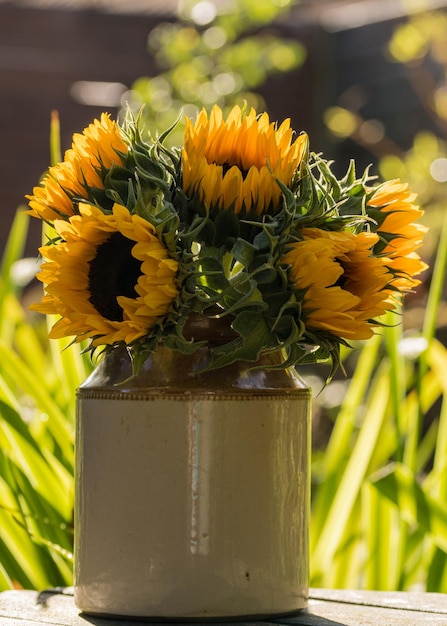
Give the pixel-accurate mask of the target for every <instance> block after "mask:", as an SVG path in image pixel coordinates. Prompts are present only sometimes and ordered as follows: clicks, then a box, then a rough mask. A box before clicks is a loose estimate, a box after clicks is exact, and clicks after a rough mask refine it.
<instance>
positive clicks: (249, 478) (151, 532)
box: [75, 357, 310, 620]
mask: <svg viewBox="0 0 447 626" xmlns="http://www.w3.org/2000/svg"><path fill="white" fill-rule="evenodd" d="M188 358H189V357H188ZM163 362H166V358H165V357H164V359H163ZM184 365H185V363H184V364H183V366H184ZM148 367H150V368H152V370H153V369H154V367H155V369H157V367H158V366H157V365H156V364H155V365H154V364H153V363H152V364H149V366H148ZM158 369H159V368H158ZM179 370H180V371H181V372H182V376H181V377H182V378H183V379H184V380H186V382H187V380H188V378H187V372H186V371H185V370H184V367H180V368H179ZM152 374H153V376H152V382H154V381H155V383H156V387H155V388H152V389H151V388H146V389H144V388H143V383H141V386H140V384H139V383H135V382H133V383H132V385H133V388H131V389H129V388H127V390H126V388H125V387H126V386H124V390H122V391H118V390H117V388H116V387H112V386H111V385H110V381H109V379H108V375H105V374H104V371H103V372H102V373H101V372H100V373H99V374H96V375H94V378H93V380H90V381H87V382H86V384H85V385H84V386H83V388H81V389H80V390H79V394H78V432H77V468H76V531H75V602H76V604H77V606H78V608H80V609H81V610H82V611H84V612H87V613H97V614H106V615H121V616H136V617H152V618H157V617H158V618H166V619H172V620H174V619H181V618H185V619H197V618H199V619H200V618H202V619H209V618H210V617H220V618H223V617H244V616H268V615H280V614H286V613H293V612H296V611H297V610H300V609H302V608H304V607H305V606H306V604H307V595H308V518H309V455H310V415H309V413H310V411H309V404H310V401H309V392H308V390H307V389H306V388H304V387H303V385H302V383H301V382H300V380H299V379H298V378H295V377H294V375H292V374H290V372H289V373H287V376H288V383H287V385H285V387H288V388H287V389H286V388H284V389H281V388H279V387H277V386H276V387H275V385H278V384H279V383H278V381H279V380H280V378H281V376H280V374H281V371H279V372H275V374H274V376H273V379H274V380H275V382H274V383H272V382H271V380H273V379H271V380H270V382H269V383H268V384H267V385H266V384H265V383H266V379H269V374H267V375H266V376H264V378H263V379H262V380H263V384H262V385H260V386H259V385H258V389H256V388H253V385H255V387H256V384H255V383H253V381H252V382H251V383H247V380H248V379H249V378H250V375H249V376H248V379H247V377H246V380H245V383H244V385H243V386H242V387H241V386H240V378H241V376H240V373H239V374H238V376H237V377H236V378H237V379H238V380H239V383H236V384H235V385H233V386H231V385H230V386H228V385H227V384H225V385H224V387H225V389H223V390H220V391H219V389H217V390H216V391H214V392H211V390H210V388H207V385H206V384H205V383H204V382H203V380H202V382H200V381H198V382H197V381H196V382H195V383H191V386H190V387H189V388H188V385H187V384H186V385H184V388H183V389H181V390H179V391H175V388H176V383H175V381H174V383H172V384H171V383H168V382H166V377H165V379H164V380H165V383H164V384H162V383H161V382H160V380H158V379H159V378H160V375H159V373H158V374H157V373H156V372H155V373H154V372H152ZM259 374H260V372H259V371H258V372H257V373H256V375H255V374H254V373H253V375H254V376H255V380H257V381H258V383H259V381H260V378H259ZM282 374H284V375H285V374H286V372H282ZM176 376H177V375H176ZM216 376H217V377H219V374H218V372H217V373H216V372H214V373H213V378H215V377H216ZM174 378H175V376H174ZM223 378H225V376H224V375H223V374H222V373H221V375H220V380H221V381H222V380H223ZM261 378H262V376H261ZM106 379H107V383H106V384H104V383H105V380H106ZM98 380H100V381H101V385H98ZM216 380H217V379H215V380H214V383H213V385H214V387H218V386H219V385H218V384H217V382H216ZM157 381H158V382H157ZM177 382H179V381H177ZM146 384H147V380H146V381H145V382H144V385H146ZM281 384H283V383H281ZM132 385H131V386H132ZM194 387H196V388H194Z"/></svg>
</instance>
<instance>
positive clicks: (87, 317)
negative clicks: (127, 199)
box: [32, 203, 178, 346]
mask: <svg viewBox="0 0 447 626" xmlns="http://www.w3.org/2000/svg"><path fill="white" fill-rule="evenodd" d="M79 212H80V214H79V215H75V216H72V217H71V218H69V220H67V221H65V220H56V221H55V222H54V227H55V230H56V232H57V233H58V235H59V236H60V237H61V239H62V241H61V242H60V243H57V244H55V245H49V246H43V247H42V248H40V252H41V254H42V256H43V257H44V258H45V259H46V262H45V263H43V265H42V269H41V272H40V273H39V274H38V278H39V280H40V281H41V282H43V283H44V284H45V291H46V295H44V297H43V299H42V302H41V303H40V304H35V305H33V306H32V308H33V310H35V311H39V312H41V313H47V314H58V315H60V316H61V319H60V320H59V321H57V322H56V324H55V325H54V326H53V328H52V329H51V331H50V337H52V338H60V337H67V336H76V340H77V341H81V340H82V339H85V338H90V339H92V340H93V341H92V343H93V345H94V346H96V345H100V344H113V343H115V342H118V341H124V342H125V343H126V344H130V343H131V342H133V341H135V340H136V339H138V338H140V337H142V336H143V335H146V334H148V332H149V330H150V329H151V327H152V326H153V325H154V324H155V323H156V322H157V320H159V318H160V317H161V316H163V315H165V314H166V313H167V311H168V309H169V307H170V305H171V303H172V302H173V300H174V298H175V297H176V295H177V289H176V284H175V280H176V273H177V269H178V264H177V261H175V260H174V259H172V258H170V257H169V254H168V251H167V249H166V247H165V246H164V245H163V244H162V243H161V242H160V241H159V239H158V238H157V237H156V235H155V229H154V228H153V226H152V225H151V224H150V223H149V222H147V221H146V220H144V219H143V218H141V217H139V216H138V215H132V214H131V213H129V211H128V209H127V208H126V207H124V206H121V205H118V204H115V205H114V206H113V212H112V214H110V215H105V214H104V213H103V212H102V211H101V209H99V208H97V207H94V206H91V205H88V204H83V203H81V204H80V205H79Z"/></svg>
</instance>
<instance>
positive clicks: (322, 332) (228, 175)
mask: <svg viewBox="0 0 447 626" xmlns="http://www.w3.org/2000/svg"><path fill="white" fill-rule="evenodd" d="M168 132H169V131H167V132H166V133H164V134H162V135H160V136H159V137H156V138H153V137H151V135H150V134H149V133H145V132H144V131H143V129H142V128H141V127H140V124H139V121H138V118H137V119H135V118H134V117H132V116H129V118H128V119H127V120H126V121H125V122H124V123H123V124H122V125H118V124H117V123H115V122H114V121H112V120H111V119H110V117H109V116H108V115H106V114H103V115H102V116H101V119H100V120H95V121H94V122H93V123H92V124H90V126H88V127H87V128H86V129H85V130H84V132H83V133H82V134H76V135H74V137H73V145H72V148H71V149H69V150H68V151H67V152H66V153H65V155H64V160H63V161H62V162H60V163H58V164H57V165H55V166H53V167H51V168H50V169H49V171H48V173H47V174H46V175H45V177H44V178H43V180H42V181H41V184H40V185H39V186H37V187H35V188H34V190H33V194H32V195H31V196H28V198H29V201H30V202H29V205H30V210H29V213H30V214H31V215H33V216H34V217H37V218H40V219H41V220H44V221H45V222H47V223H49V224H50V225H51V227H52V228H53V233H54V236H52V238H51V240H50V241H48V243H47V245H44V246H43V247H42V248H40V253H41V255H42V257H43V259H44V262H43V264H42V267H41V271H40V272H39V274H38V278H39V280H40V281H42V283H44V286H45V295H44V297H43V299H42V302H41V303H39V304H35V305H33V307H32V308H33V309H34V310H35V311H39V312H41V313H47V314H57V315H58V316H60V318H59V320H58V321H57V322H56V323H55V324H54V326H53V328H52V329H51V331H50V337H53V338H60V337H69V336H73V337H75V340H76V341H81V340H88V346H89V348H90V349H92V350H94V349H96V348H97V347H98V346H104V348H105V349H106V350H107V349H110V348H111V347H113V346H116V345H117V344H121V345H125V346H126V347H127V349H128V352H129V354H130V355H131V357H132V359H133V363H134V369H135V370H138V367H139V366H140V365H141V363H142V362H144V360H145V359H146V358H147V357H148V356H149V355H150V354H151V352H152V351H153V350H154V349H155V348H156V347H157V345H158V344H160V343H163V344H164V345H165V346H167V347H170V348H173V349H175V350H179V351H181V352H183V353H191V352H193V351H194V350H196V349H197V347H198V346H199V345H203V340H200V341H198V340H195V338H194V337H190V336H185V324H186V322H187V320H188V318H189V317H190V316H191V315H192V314H199V315H201V316H205V317H212V318H216V317H217V318H219V317H227V319H228V320H229V321H230V323H231V328H232V332H233V334H232V336H231V338H230V339H229V340H228V341H227V342H226V343H223V344H221V345H217V346H212V347H211V354H212V359H211V363H210V364H209V366H208V367H212V368H216V367H222V366H225V365H227V364H230V363H232V362H235V361H237V360H243V361H249V362H250V361H252V362H255V361H256V360H257V359H258V358H259V357H260V356H261V355H263V354H265V353H275V352H281V354H282V355H283V360H282V361H281V367H288V366H292V365H296V364H298V363H302V362H315V361H319V360H324V359H332V363H333V368H334V369H335V368H336V367H337V365H338V364H339V360H340V346H341V345H342V344H345V345H346V344H348V343H349V342H350V341H352V340H358V339H367V338H368V337H370V336H371V335H372V334H373V333H374V328H375V327H377V326H378V325H379V324H380V317H381V316H382V315H383V314H384V313H385V312H386V311H388V310H391V309H395V308H396V307H397V305H398V302H399V300H400V297H401V295H402V294H404V293H405V292H408V291H410V290H412V289H413V288H414V287H415V286H416V285H417V284H418V283H419V280H417V279H416V278H415V276H417V275H418V274H420V272H421V271H422V270H423V269H425V267H426V266H425V264H424V262H423V261H422V260H421V258H420V257H419V255H418V254H417V252H416V250H417V249H418V247H419V246H420V245H421V242H422V237H423V234H424V232H425V228H424V227H423V226H422V225H420V224H417V223H415V222H416V220H417V219H418V218H419V217H420V216H421V215H422V211H421V210H420V209H419V208H418V207H417V206H416V205H415V204H414V201H415V196H414V194H412V193H411V191H410V190H409V189H408V187H407V185H406V184H403V183H401V182H400V181H397V180H394V181H388V182H385V183H383V184H377V185H374V184H373V183H372V181H373V179H372V177H371V176H370V175H369V172H368V170H366V171H365V172H364V173H363V174H362V176H361V177H358V176H357V175H356V172H355V166H354V164H353V163H351V165H350V166H349V169H348V171H347V173H346V175H345V176H344V177H343V178H342V179H337V178H336V177H335V175H334V174H333V172H332V171H331V165H330V163H329V162H328V161H326V160H324V159H323V158H322V157H321V155H318V154H315V153H312V152H311V151H310V150H309V141H308V137H307V135H306V134H305V133H301V134H298V135H295V134H294V132H293V130H292V129H291V127H290V120H285V121H284V122H283V123H282V124H281V125H278V124H275V123H273V122H271V121H270V120H269V117H268V115H267V114H266V113H263V114H261V115H257V113H256V112H255V111H254V110H253V109H251V110H244V109H241V108H240V107H238V106H236V107H234V108H233V109H232V110H231V112H230V113H229V115H228V116H227V117H226V118H224V116H223V113H222V111H221V109H220V108H219V107H217V106H215V107H214V108H213V109H212V111H211V112H210V114H208V113H207V112H206V111H204V110H203V111H202V112H201V113H200V114H199V115H198V117H197V120H196V121H195V122H193V121H191V120H190V119H186V126H185V136H184V145H183V146H182V147H179V148H171V149H168V148H167V147H166V146H165V141H166V137H167V135H168Z"/></svg>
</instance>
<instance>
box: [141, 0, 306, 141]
mask: <svg viewBox="0 0 447 626" xmlns="http://www.w3.org/2000/svg"><path fill="white" fill-rule="evenodd" d="M295 3H296V2H294V1H293V0H238V2H235V1H234V2H229V3H216V4H214V3H213V2H212V1H211V0H184V2H182V3H180V9H179V15H178V18H179V19H178V21H175V22H164V23H161V24H159V25H158V26H156V27H155V28H154V29H153V30H152V31H151V32H150V34H149V38H148V46H149V50H150V53H151V55H152V57H153V58H154V59H155V61H156V63H157V64H158V67H159V68H160V71H159V72H158V73H157V75H156V76H153V77H141V78H140V79H138V80H137V81H136V82H135V83H134V85H133V86H132V91H131V96H130V102H129V106H130V107H131V108H132V109H134V110H139V109H140V108H141V106H142V105H144V116H145V123H146V125H147V127H148V128H149V129H151V132H154V131H155V129H160V128H163V129H165V128H168V127H169V126H171V125H172V124H173V123H174V122H175V121H176V120H177V118H178V116H179V112H180V111H182V112H183V114H184V115H187V116H191V117H194V116H195V114H196V112H197V111H198V110H200V109H201V108H202V107H206V108H207V109H210V108H211V107H212V105H213V104H218V105H219V106H220V107H221V108H222V109H223V110H224V112H227V110H228V109H229V108H230V107H232V106H233V105H234V104H236V103H238V104H240V103H241V102H242V101H244V100H245V101H246V102H247V104H248V105H249V106H253V107H254V108H255V109H257V110H263V109H264V108H265V104H264V101H263V98H262V97H261V95H260V94H259V93H258V92H257V91H256V90H257V89H258V88H259V87H260V86H261V85H262V84H263V83H265V81H266V80H267V78H268V77H269V76H270V75H272V74H276V73H286V72H289V71H291V70H293V69H295V68H296V67H299V66H300V65H301V64H302V63H303V61H304V59H305V55H306V52H305V49H304V47H303V45H302V44H301V43H299V42H298V41H296V40H292V39H290V40H286V39H284V38H283V37H281V36H280V35H279V34H278V32H277V29H275V27H274V23H273V22H274V20H275V19H277V18H279V17H280V16H283V15H284V14H285V13H286V12H287V10H288V9H290V7H291V6H292V5H293V4H295ZM182 134H183V127H182V125H181V124H179V126H178V128H176V129H175V130H174V131H173V133H172V135H171V141H172V143H173V144H177V145H178V144H181V142H182Z"/></svg>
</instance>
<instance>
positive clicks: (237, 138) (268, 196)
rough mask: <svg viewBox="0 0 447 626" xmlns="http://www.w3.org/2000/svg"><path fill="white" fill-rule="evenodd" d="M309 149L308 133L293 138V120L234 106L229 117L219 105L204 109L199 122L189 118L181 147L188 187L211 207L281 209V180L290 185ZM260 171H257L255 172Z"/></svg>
mask: <svg viewBox="0 0 447 626" xmlns="http://www.w3.org/2000/svg"><path fill="white" fill-rule="evenodd" d="M306 150H307V135H305V134H301V135H299V136H298V138H297V139H296V140H295V141H293V131H292V129H291V128H290V120H285V121H284V122H283V123H282V124H281V125H280V126H279V128H277V127H276V125H275V124H274V123H272V122H270V120H269V117H268V115H267V113H264V114H262V115H261V116H259V117H258V116H257V115H256V112H255V111H254V109H251V110H250V111H249V112H248V113H245V112H243V111H242V110H241V108H240V107H238V106H236V107H234V108H233V109H232V110H231V111H230V113H229V115H228V116H227V119H226V120H224V118H223V114H222V111H221V109H220V108H219V107H217V106H214V107H213V109H212V110H211V113H210V115H209V118H208V115H207V113H206V111H204V110H202V111H201V112H200V114H199V115H198V117H197V120H196V122H195V124H193V123H192V122H191V120H189V119H187V120H186V128H185V140H184V147H183V152H182V180H183V189H184V191H185V193H186V194H187V195H196V196H197V197H198V198H199V200H200V201H201V202H203V203H204V204H206V205H207V206H209V207H218V208H220V209H227V208H230V207H233V208H234V211H235V212H236V213H239V212H240V211H241V210H242V209H244V210H245V211H247V212H250V211H252V210H254V211H255V212H256V213H257V214H258V215H261V214H262V213H265V212H267V211H276V210H278V209H279V207H280V204H281V189H280V187H279V185H278V183H277V180H276V179H279V180H280V181H281V182H282V183H284V184H285V185H290V183H291V180H292V177H293V175H294V172H295V171H296V170H297V168H298V167H299V166H300V164H301V162H302V160H303V158H304V155H305V153H306ZM253 168H255V169H256V170H257V171H258V174H259V175H258V176H255V174H254V173H253V171H252V170H253Z"/></svg>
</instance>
